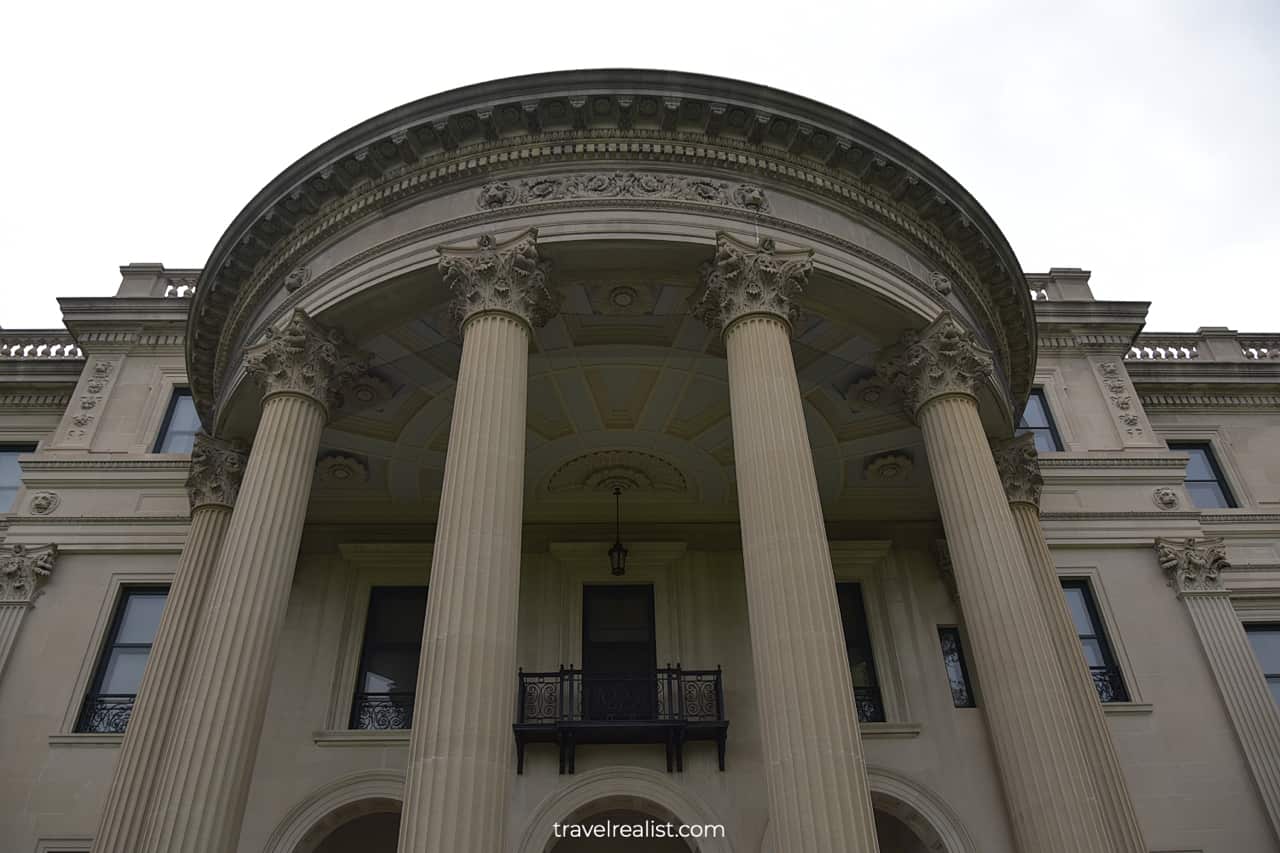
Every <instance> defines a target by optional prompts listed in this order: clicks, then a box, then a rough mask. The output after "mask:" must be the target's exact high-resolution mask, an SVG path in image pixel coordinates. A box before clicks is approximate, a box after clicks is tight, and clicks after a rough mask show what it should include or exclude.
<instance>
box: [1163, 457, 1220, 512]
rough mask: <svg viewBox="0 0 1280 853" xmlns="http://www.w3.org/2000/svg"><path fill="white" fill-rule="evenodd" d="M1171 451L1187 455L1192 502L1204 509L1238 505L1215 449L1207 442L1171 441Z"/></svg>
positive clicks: (1188, 480) (1188, 483)
mask: <svg viewBox="0 0 1280 853" xmlns="http://www.w3.org/2000/svg"><path fill="white" fill-rule="evenodd" d="M1169 449H1170V450H1177V451H1179V452H1181V453H1185V454H1187V455H1188V456H1190V457H1191V458H1190V459H1189V460H1188V461H1187V478H1186V479H1187V493H1188V494H1189V495H1191V502H1192V503H1193V504H1195V505H1196V506H1198V507H1200V508H1202V509H1214V508H1226V507H1233V506H1235V505H1236V502H1235V499H1234V498H1233V497H1232V496H1231V490H1230V489H1228V488H1227V480H1226V478H1225V477H1223V476H1222V469H1221V468H1219V467H1218V460H1217V458H1216V457H1215V456H1214V455H1213V448H1212V447H1211V446H1210V445H1209V442H1207V441H1188V442H1182V441H1171V442H1169Z"/></svg>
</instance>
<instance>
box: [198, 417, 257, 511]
mask: <svg viewBox="0 0 1280 853" xmlns="http://www.w3.org/2000/svg"><path fill="white" fill-rule="evenodd" d="M248 462H249V450H248V447H246V446H245V444H244V443H243V442H239V441H223V440H222V439H217V438H212V437H210V436H208V435H205V434H204V433H203V432H198V433H196V443H195V446H194V447H192V448H191V471H190V473H189V474H187V496H188V497H189V498H190V499H191V509H193V510H195V509H198V508H200V507H202V506H225V507H233V506H235V503H236V495H237V494H238V493H239V491H240V480H241V478H242V477H243V476H244V466H245V465H246V464H248Z"/></svg>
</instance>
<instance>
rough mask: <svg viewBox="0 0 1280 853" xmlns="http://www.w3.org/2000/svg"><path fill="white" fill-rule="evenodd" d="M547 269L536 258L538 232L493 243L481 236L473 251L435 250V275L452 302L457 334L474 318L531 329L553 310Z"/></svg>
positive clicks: (553, 296)
mask: <svg viewBox="0 0 1280 853" xmlns="http://www.w3.org/2000/svg"><path fill="white" fill-rule="evenodd" d="M549 273H550V264H548V263H547V262H545V261H543V260H541V259H540V258H539V257H538V229H536V228H530V229H529V230H528V231H525V232H524V233H522V234H519V235H517V236H516V237H514V238H512V239H510V240H508V241H506V242H505V243H498V242H497V241H495V240H494V238H493V236H492V235H489V234H485V235H483V236H482V237H481V238H480V244H479V246H478V247H476V248H474V249H463V248H457V247H441V249H440V275H441V276H442V277H443V278H444V283H445V284H446V285H448V287H449V289H450V290H452V291H453V293H454V296H455V297H457V298H456V299H455V300H454V303H453V312H454V317H455V318H456V319H457V321H458V326H459V328H461V327H462V326H463V325H465V324H466V322H467V321H468V320H470V319H471V318H472V317H474V316H476V315H477V314H483V313H487V312H491V311H496V312H501V313H504V314H511V315H512V316H515V317H518V318H520V319H521V320H523V321H524V322H525V323H527V324H528V325H529V326H531V327H534V328H537V327H538V326H543V325H546V323H547V321H548V320H550V319H551V318H552V317H554V316H555V315H556V314H557V313H558V311H559V309H560V305H559V299H558V298H557V294H555V293H554V292H553V291H552V290H551V289H550V288H548V287H547V276H548V274H549Z"/></svg>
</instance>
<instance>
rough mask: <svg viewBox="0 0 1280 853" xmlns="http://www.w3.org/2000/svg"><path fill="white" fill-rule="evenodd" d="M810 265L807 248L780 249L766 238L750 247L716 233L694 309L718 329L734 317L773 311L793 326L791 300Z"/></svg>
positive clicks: (795, 316)
mask: <svg viewBox="0 0 1280 853" xmlns="http://www.w3.org/2000/svg"><path fill="white" fill-rule="evenodd" d="M812 269H813V251H812V250H811V249H805V250H803V251H799V252H779V251H778V250H777V246H776V245H775V244H774V242H773V240H772V239H770V238H768V237H762V238H761V239H760V243H759V245H757V246H752V245H750V244H748V243H743V242H741V241H740V240H737V239H736V238H734V237H731V236H729V235H728V234H725V233H723V232H721V233H719V234H717V235H716V257H715V260H714V261H713V262H712V263H711V264H710V265H709V266H708V267H707V270H706V279H705V282H704V284H703V288H702V291H701V293H699V294H698V296H697V298H696V300H695V302H694V306H693V313H694V315H695V316H697V317H698V318H699V319H701V320H702V321H703V322H704V323H706V324H707V325H708V326H710V327H711V328H713V329H717V330H718V331H720V332H722V333H723V332H724V331H725V330H726V329H727V328H728V327H729V326H730V325H732V324H733V322H734V321H735V320H738V319H741V318H742V317H747V316H750V315H752V314H772V315H774V316H776V317H778V318H780V319H781V320H782V321H783V322H785V323H786V324H787V325H788V326H792V327H794V326H795V324H796V322H797V321H798V320H799V319H800V308H799V306H798V305H796V302H795V300H796V299H797V298H798V297H799V296H800V294H801V293H802V292H803V291H804V286H805V283H806V282H807V281H808V278H809V272H810V270H812Z"/></svg>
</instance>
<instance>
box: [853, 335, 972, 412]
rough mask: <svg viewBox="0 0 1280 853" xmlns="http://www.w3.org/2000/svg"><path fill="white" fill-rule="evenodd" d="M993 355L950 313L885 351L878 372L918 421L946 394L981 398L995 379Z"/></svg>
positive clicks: (903, 338)
mask: <svg viewBox="0 0 1280 853" xmlns="http://www.w3.org/2000/svg"><path fill="white" fill-rule="evenodd" d="M991 369H992V367H991V352H990V350H987V349H986V348H984V347H983V346H982V345H981V344H979V343H978V341H977V339H975V338H974V336H973V334H972V333H971V332H970V331H969V330H968V329H966V328H965V327H964V326H962V325H960V321H959V320H957V319H956V318H955V317H954V316H953V315H951V314H950V313H947V314H943V315H941V316H940V317H938V319H936V320H934V321H933V322H932V323H930V324H929V325H928V326H926V327H925V328H924V330H923V331H920V332H907V333H906V334H905V335H903V336H902V340H901V341H900V342H899V343H898V344H897V345H896V346H893V347H890V348H889V349H887V350H885V351H884V353H882V354H881V356H880V362H879V364H877V365H876V372H877V373H879V374H880V377H881V378H882V379H884V380H885V381H886V382H889V383H892V384H894V385H896V386H897V387H898V389H899V390H900V391H901V392H902V396H903V397H904V398H906V402H907V411H908V413H909V414H910V415H911V416H912V417H915V416H916V415H917V413H919V411H920V408H921V407H922V406H924V404H925V403H927V402H929V401H930V400H932V399H934V398H935V397H941V396H943V395H946V394H965V395H968V396H970V397H976V396H977V395H978V386H979V385H980V384H981V382H982V380H983V379H985V378H986V377H988V376H990V375H991Z"/></svg>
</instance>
